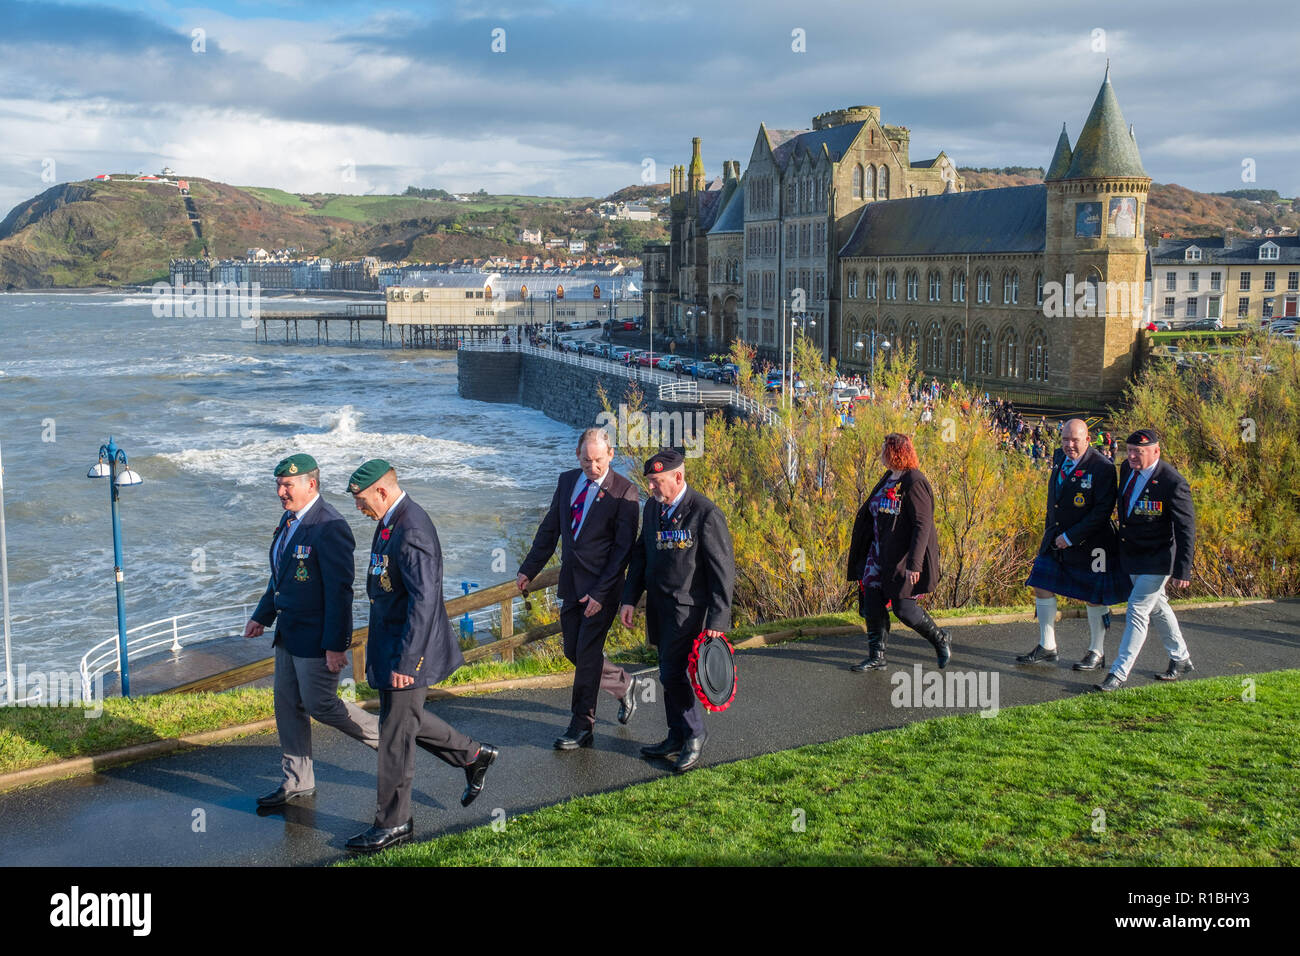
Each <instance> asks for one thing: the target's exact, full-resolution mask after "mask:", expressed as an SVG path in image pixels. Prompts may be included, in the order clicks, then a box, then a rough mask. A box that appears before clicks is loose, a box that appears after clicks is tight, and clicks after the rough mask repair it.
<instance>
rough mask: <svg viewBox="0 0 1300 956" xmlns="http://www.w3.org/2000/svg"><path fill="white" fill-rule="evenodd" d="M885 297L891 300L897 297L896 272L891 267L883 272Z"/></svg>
mask: <svg viewBox="0 0 1300 956" xmlns="http://www.w3.org/2000/svg"><path fill="white" fill-rule="evenodd" d="M885 298H886V299H888V300H889V301H891V302H892V301H894V300H895V299H897V298H898V273H896V272H895V271H894V270H893V269H890V270H889V271H888V272H886V273H885Z"/></svg>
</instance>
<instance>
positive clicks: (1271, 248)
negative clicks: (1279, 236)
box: [1259, 242, 1278, 259]
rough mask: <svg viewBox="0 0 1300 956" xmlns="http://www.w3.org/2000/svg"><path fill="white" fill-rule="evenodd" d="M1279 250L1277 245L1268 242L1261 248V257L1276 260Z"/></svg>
mask: <svg viewBox="0 0 1300 956" xmlns="http://www.w3.org/2000/svg"><path fill="white" fill-rule="evenodd" d="M1277 250H1278V247H1277V244H1276V243H1272V242H1266V243H1264V244H1263V245H1262V246H1260V247H1259V257H1260V259H1276V258H1277Z"/></svg>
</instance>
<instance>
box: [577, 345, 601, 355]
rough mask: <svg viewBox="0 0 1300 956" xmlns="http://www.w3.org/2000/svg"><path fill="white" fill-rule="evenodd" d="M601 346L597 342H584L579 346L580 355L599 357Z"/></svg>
mask: <svg viewBox="0 0 1300 956" xmlns="http://www.w3.org/2000/svg"><path fill="white" fill-rule="evenodd" d="M600 349H601V346H600V345H598V344H597V343H595V342H583V343H582V344H581V345H579V346H578V354H579V355H599V354H600Z"/></svg>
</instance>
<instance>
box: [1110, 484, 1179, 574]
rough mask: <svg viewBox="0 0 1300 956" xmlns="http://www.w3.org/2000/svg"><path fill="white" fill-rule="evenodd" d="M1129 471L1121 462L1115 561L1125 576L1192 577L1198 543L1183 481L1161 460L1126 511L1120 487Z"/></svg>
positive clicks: (1122, 491)
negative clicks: (1116, 555)
mask: <svg viewBox="0 0 1300 956" xmlns="http://www.w3.org/2000/svg"><path fill="white" fill-rule="evenodd" d="M1131 470H1132V469H1131V468H1130V466H1129V463H1128V462H1127V461H1125V462H1124V463H1123V464H1122V465H1120V466H1119V485H1118V487H1119V505H1118V509H1117V510H1118V511H1119V560H1120V567H1121V568H1123V569H1124V573H1125V574H1165V575H1169V576H1170V577H1172V578H1174V579H1175V580H1178V581H1190V580H1191V579H1192V552H1193V548H1194V547H1195V543H1196V514H1195V512H1194V511H1193V510H1192V489H1191V488H1190V487H1188V484H1187V479H1185V478H1184V477H1183V476H1182V475H1180V474H1179V473H1178V471H1177V469H1175V468H1174V466H1173V465H1171V464H1169V463H1168V462H1166V461H1165V460H1164V459H1163V458H1162V459H1160V460H1159V461H1158V462H1156V468H1155V471H1153V472H1152V473H1151V479H1150V480H1149V481H1148V482H1147V483H1146V487H1145V488H1143V489H1142V493H1141V494H1140V495H1138V497H1137V499H1136V500H1135V501H1134V502H1133V509H1132V512H1131V514H1128V515H1126V514H1124V510H1125V509H1124V503H1123V497H1124V485H1125V484H1126V483H1127V482H1128V476H1129V473H1130V471H1131Z"/></svg>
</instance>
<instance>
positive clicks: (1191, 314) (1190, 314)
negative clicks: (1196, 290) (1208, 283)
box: [1184, 295, 1197, 319]
mask: <svg viewBox="0 0 1300 956" xmlns="http://www.w3.org/2000/svg"><path fill="white" fill-rule="evenodd" d="M1196 304H1197V301H1196V296H1194V295H1191V296H1188V297H1187V312H1186V313H1184V314H1185V315H1186V316H1187V318H1189V319H1194V318H1196Z"/></svg>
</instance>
